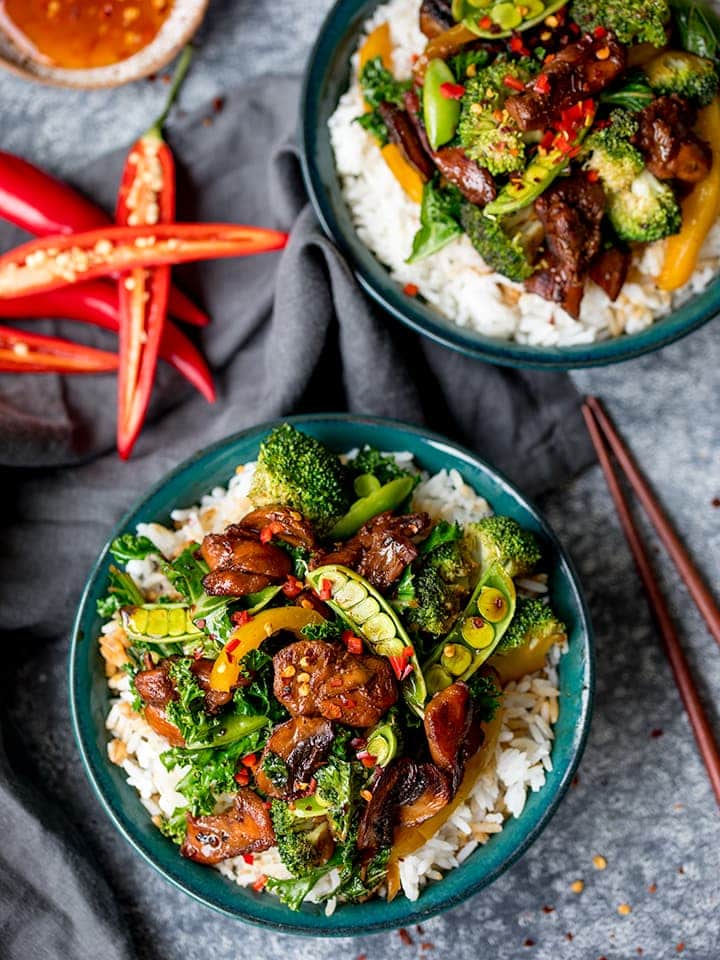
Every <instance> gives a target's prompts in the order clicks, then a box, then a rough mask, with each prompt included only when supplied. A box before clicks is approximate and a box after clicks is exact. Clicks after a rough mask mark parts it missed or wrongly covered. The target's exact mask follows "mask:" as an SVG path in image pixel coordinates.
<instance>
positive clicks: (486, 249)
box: [461, 203, 545, 283]
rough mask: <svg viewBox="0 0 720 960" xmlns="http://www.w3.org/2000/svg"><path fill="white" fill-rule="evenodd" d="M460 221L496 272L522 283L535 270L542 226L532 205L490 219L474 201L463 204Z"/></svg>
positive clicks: (543, 230) (480, 252) (543, 232)
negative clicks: (517, 211) (516, 211)
mask: <svg viewBox="0 0 720 960" xmlns="http://www.w3.org/2000/svg"><path fill="white" fill-rule="evenodd" d="M461 223H462V226H463V229H464V230H465V233H467V235H468V237H469V238H470V242H471V243H472V245H473V246H474V247H475V249H476V250H477V252H478V253H479V254H480V256H481V257H482V258H483V260H484V261H485V263H486V264H487V265H488V266H489V267H492V269H493V270H495V271H496V272H497V273H501V274H502V275H503V276H504V277H507V278H508V279H509V280H514V281H515V282H516V283H522V282H523V281H524V280H527V279H528V277H531V276H532V274H533V273H534V272H535V266H534V263H535V261H536V259H537V254H538V251H539V249H540V246H541V244H542V242H543V239H544V236H545V229H544V227H543V225H542V223H541V222H540V220H539V219H538V218H537V217H536V216H535V213H534V211H533V209H532V208H531V207H526V208H525V209H524V210H521V211H520V212H519V213H514V214H509V215H508V216H506V217H503V218H501V219H493V218H492V217H488V216H485V214H484V213H483V211H482V210H481V209H480V208H479V207H476V206H475V205H474V204H472V203H465V204H463V208H462V217H461Z"/></svg>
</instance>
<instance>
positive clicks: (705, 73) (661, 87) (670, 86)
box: [645, 50, 718, 107]
mask: <svg viewBox="0 0 720 960" xmlns="http://www.w3.org/2000/svg"><path fill="white" fill-rule="evenodd" d="M645 75H646V76H647V79H648V83H649V84H650V86H651V87H652V89H653V90H654V91H655V93H658V94H661V95H663V96H669V95H670V94H673V93H676V94H677V95H678V96H680V97H684V98H685V99H686V100H692V101H693V102H694V103H697V104H698V106H701V107H706V106H707V105H708V104H709V103H711V102H712V100H713V99H714V97H715V96H716V94H717V92H718V74H717V71H716V69H715V64H714V63H713V62H712V60H705V59H704V58H703V57H696V56H695V54H693V53H683V52H680V51H678V50H666V51H665V52H664V53H659V54H658V55H657V56H656V57H653V59H652V60H651V61H650V63H648V64H646V66H645Z"/></svg>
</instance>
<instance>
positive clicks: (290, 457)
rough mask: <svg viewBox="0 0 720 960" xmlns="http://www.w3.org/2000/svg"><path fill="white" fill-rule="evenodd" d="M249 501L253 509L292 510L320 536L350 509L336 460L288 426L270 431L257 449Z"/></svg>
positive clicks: (311, 440) (328, 452) (342, 476)
mask: <svg viewBox="0 0 720 960" xmlns="http://www.w3.org/2000/svg"><path fill="white" fill-rule="evenodd" d="M250 499H251V500H252V501H253V503H254V504H256V506H266V505H269V504H274V503H279V504H283V505H284V506H288V507H293V508H294V509H295V510H299V511H300V513H302V515H303V516H304V517H306V518H307V519H308V520H310V521H312V523H314V525H315V527H316V528H317V531H318V533H320V534H323V533H325V532H326V531H327V530H329V529H330V528H331V527H332V525H333V524H334V523H335V521H336V520H337V519H338V518H339V517H341V516H343V514H344V513H345V512H346V511H347V509H348V507H349V506H350V499H349V497H348V494H347V491H346V482H345V471H344V469H343V466H342V464H341V463H340V460H339V459H338V457H337V456H336V455H335V454H334V453H333V452H332V450H329V449H328V448H327V447H326V446H325V445H324V444H323V443H321V442H320V441H319V440H316V439H315V438H314V437H310V436H308V435H307V434H305V433H301V432H300V431H299V430H296V429H295V427H292V426H290V424H288V423H284V424H283V425H282V426H281V427H277V429H275V430H273V431H272V433H271V434H270V435H269V436H268V438H267V439H266V440H265V441H264V442H263V443H262V444H261V445H260V454H259V456H258V462H257V468H256V470H255V476H254V478H253V482H252V486H251V488H250Z"/></svg>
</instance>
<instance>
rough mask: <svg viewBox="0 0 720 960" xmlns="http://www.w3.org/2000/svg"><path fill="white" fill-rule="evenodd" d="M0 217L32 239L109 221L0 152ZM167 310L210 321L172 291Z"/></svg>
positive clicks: (55, 183)
mask: <svg viewBox="0 0 720 960" xmlns="http://www.w3.org/2000/svg"><path fill="white" fill-rule="evenodd" d="M0 217H1V218H2V219H3V220H7V221H8V222H9V223H14V224H15V226H16V227H20V228H21V229H22V230H27V231H28V233H32V234H34V235H35V236H36V237H52V236H57V235H58V234H62V235H66V236H67V235H70V234H73V233H84V232H85V231H87V230H96V229H98V228H100V227H107V226H110V225H111V224H112V220H111V219H110V217H108V215H107V214H106V213H105V211H104V210H101V209H100V207H98V206H96V205H95V204H94V203H92V202H91V201H90V200H87V199H86V198H85V197H84V196H83V195H82V194H81V193H78V191H77V190H74V189H73V188H72V187H71V186H69V185H68V184H66V183H63V182H62V181H61V180H57V179H56V178H55V177H52V176H51V175H50V174H49V173H45V171H44V170H40V169H39V167H36V166H34V165H33V164H32V163H28V161H27V160H23V159H22V157H16V156H14V155H13V154H12V153H5V152H3V151H0ZM170 310H171V312H172V314H173V315H174V316H176V317H177V318H178V320H183V321H184V322H185V323H190V324H192V325H193V326H198V327H205V326H207V325H208V323H209V322H210V317H208V315H207V314H206V313H204V312H203V311H202V310H201V309H200V308H199V307H197V306H195V304H194V303H193V302H192V300H190V298H189V297H188V296H186V295H185V294H184V293H183V292H182V291H181V290H178V289H177V288H176V287H173V289H172V290H171V292H170Z"/></svg>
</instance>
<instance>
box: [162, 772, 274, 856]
mask: <svg viewBox="0 0 720 960" xmlns="http://www.w3.org/2000/svg"><path fill="white" fill-rule="evenodd" d="M274 843H275V835H274V833H273V828H272V821H271V820H270V812H269V810H268V809H267V807H266V806H265V804H264V802H263V801H262V800H261V799H260V797H259V796H258V795H257V794H256V793H254V792H253V791H252V790H247V789H241V790H238V793H237V795H236V797H235V803H234V805H233V806H232V807H231V808H230V810H228V811H226V812H225V813H216V814H211V815H210V816H205V817H192V816H190V815H189V814H188V816H187V834H186V836H185V840H184V842H183V845H182V846H181V847H180V853H181V854H182V856H183V857H187V858H188V859H189V860H194V861H195V862H196V863H205V864H215V863H220V862H221V861H222V860H229V859H230V858H231V857H239V856H241V854H243V853H261V852H262V851H263V850H268V849H269V848H270V847H272V846H273V844H274Z"/></svg>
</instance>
